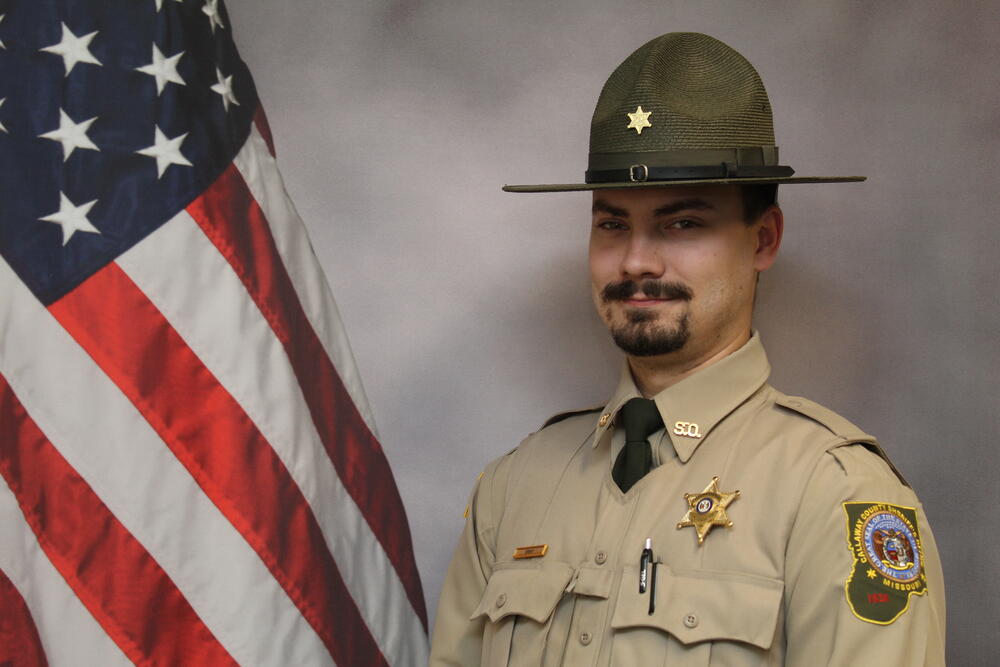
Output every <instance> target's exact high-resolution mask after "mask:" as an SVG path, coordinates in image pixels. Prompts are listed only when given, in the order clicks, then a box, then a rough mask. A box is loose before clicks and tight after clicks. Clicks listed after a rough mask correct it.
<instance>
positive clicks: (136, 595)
mask: <svg viewBox="0 0 1000 667" xmlns="http://www.w3.org/2000/svg"><path fill="white" fill-rule="evenodd" d="M0 475H3V477H4V478H5V479H6V480H7V484H8V485H9V486H10V488H11V490H12V491H13V492H14V495H15V496H16V497H17V501H18V503H19V504H20V506H21V511H22V512H24V517H25V519H26V520H27V522H28V524H29V525H30V526H31V529H32V530H33V531H34V533H35V536H36V537H37V539H38V543H39V544H40V545H41V547H42V549H43V550H44V551H45V554H46V555H47V556H48V558H49V560H50V561H51V562H52V564H53V565H54V566H55V568H56V569H57V570H58V571H59V572H60V574H62V576H63V578H64V579H65V580H66V583H68V584H69V586H70V588H72V589H73V592H74V593H75V594H76V596H77V597H78V598H79V599H80V601H81V602H82V603H83V604H84V605H85V606H86V607H87V609H88V610H90V613H91V614H92V615H93V616H94V618H95V619H96V620H97V622H98V623H100V624H101V627H103V628H104V630H105V632H107V633H108V635H109V636H110V637H111V639H112V640H114V642H115V643H116V644H118V646H119V647H121V649H122V651H123V652H124V653H125V655H127V656H128V658H129V659H130V660H132V661H133V662H135V663H137V664H142V665H180V664H198V665H235V664H236V663H235V661H234V660H233V659H232V657H230V655H229V653H227V652H226V649H224V648H223V647H222V645H221V644H219V642H218V640H217V639H216V638H215V637H214V636H213V635H212V633H211V631H209V629H208V628H207V627H205V625H204V623H202V621H201V619H200V618H198V615H197V614H196V613H195V611H194V609H192V608H191V605H189V604H188V601H187V600H186V599H185V598H184V596H183V595H182V594H181V592H180V591H179V590H177V587H176V586H175V585H174V582H173V581H171V579H170V577H169V576H167V573H166V572H164V571H163V569H162V568H160V566H159V565H158V564H157V563H156V561H155V560H154V559H153V557H152V556H151V555H150V554H149V552H147V551H146V550H145V549H144V548H143V546H142V545H141V544H139V542H138V541H136V539H135V538H134V537H132V535H131V533H129V532H128V530H126V529H125V527H124V526H123V525H122V524H121V523H120V522H119V521H118V519H116V518H115V517H114V515H113V514H112V513H111V512H110V510H108V508H107V507H106V506H105V505H104V503H102V502H101V500H100V498H98V497H97V495H96V494H95V493H94V491H93V490H92V489H91V488H90V486H89V485H88V484H87V482H86V481H84V479H83V478H82V477H80V475H79V474H78V473H77V472H76V471H75V470H74V469H73V468H72V467H71V466H70V465H69V463H67V462H66V460H65V459H64V458H63V457H62V455H61V454H59V452H58V451H57V450H56V448H55V447H53V446H52V443H51V442H49V440H48V439H47V438H46V437H45V434H43V433H42V431H41V430H40V429H39V428H38V426H37V425H36V424H35V422H34V421H33V420H32V419H31V417H30V416H29V415H28V413H27V412H26V411H25V409H24V406H22V405H21V403H20V401H19V400H18V399H17V396H15V395H14V391H13V390H12V389H11V387H10V385H9V384H7V380H6V379H5V378H4V377H3V376H0ZM4 606H5V607H6V604H4ZM67 640H68V641H71V639H69V638H68V639H67ZM43 661H44V658H43ZM0 664H2V661H0ZM29 664H31V663H29Z"/></svg>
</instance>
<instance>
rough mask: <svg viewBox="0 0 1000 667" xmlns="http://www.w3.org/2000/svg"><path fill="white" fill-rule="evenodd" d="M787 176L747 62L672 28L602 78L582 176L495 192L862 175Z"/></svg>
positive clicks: (833, 179)
mask: <svg viewBox="0 0 1000 667" xmlns="http://www.w3.org/2000/svg"><path fill="white" fill-rule="evenodd" d="M794 173H795V170H793V169H792V168H791V167H790V166H788V165H782V164H780V163H779V160H778V147H777V145H776V144H775V139H774V121H773V114H772V111H771V102H770V100H769V99H768V96H767V91H766V90H765V89H764V83H763V81H761V78H760V75H759V74H758V73H757V70H756V69H754V67H753V65H751V64H750V62H749V61H748V60H747V59H746V58H744V57H743V56H742V55H741V54H740V53H739V52H737V51H736V50H735V49H733V48H732V47H730V46H728V45H726V44H724V43H723V42H721V41H719V40H717V39H715V38H714V37H710V36H708V35H703V34H701V33H693V32H673V33H668V34H666V35H661V36H660V37H657V38H656V39H653V40H651V41H649V42H647V43H646V44H644V45H642V46H641V47H639V48H638V49H637V50H636V51H635V52H634V53H632V55H630V56H629V57H628V58H626V59H625V61H624V62H623V63H622V64H621V65H619V66H618V68H617V69H615V71H614V72H613V73H612V74H611V76H610V77H609V78H608V80H607V82H606V83H605V84H604V88H603V89H602V90H601V95H600V97H599V98H598V100H597V107H596V108H595V109H594V116H593V118H592V120H591V123H590V156H589V161H588V165H587V171H586V173H585V175H584V182H583V183H565V184H545V185H505V186H504V187H503V189H504V190H506V191H507V192H563V191H570V190H600V189H606V188H643V187H663V186H671V185H675V186H676V185H715V184H719V185H726V184H744V185H754V184H765V183H779V184H785V183H789V184H792V183H847V182H854V181H863V180H865V177H864V176H795V175H794Z"/></svg>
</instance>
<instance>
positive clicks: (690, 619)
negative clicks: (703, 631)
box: [684, 614, 698, 628]
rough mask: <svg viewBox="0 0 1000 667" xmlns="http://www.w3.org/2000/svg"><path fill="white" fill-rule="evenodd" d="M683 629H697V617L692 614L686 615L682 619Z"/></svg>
mask: <svg viewBox="0 0 1000 667" xmlns="http://www.w3.org/2000/svg"><path fill="white" fill-rule="evenodd" d="M684 627H686V628H696V627H698V617H697V616H695V615H694V614H688V615H687V616H685V617H684Z"/></svg>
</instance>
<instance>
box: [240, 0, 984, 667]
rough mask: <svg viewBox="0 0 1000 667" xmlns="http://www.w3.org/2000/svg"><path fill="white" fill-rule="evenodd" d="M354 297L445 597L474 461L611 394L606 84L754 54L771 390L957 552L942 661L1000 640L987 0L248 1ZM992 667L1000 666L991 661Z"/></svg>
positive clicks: (299, 179) (414, 515)
mask: <svg viewBox="0 0 1000 667" xmlns="http://www.w3.org/2000/svg"><path fill="white" fill-rule="evenodd" d="M229 10H230V13H231V17H232V22H233V24H234V29H235V33H236V38H237V42H238V44H239V45H240V47H241V51H242V53H243V56H244V58H245V59H246V60H247V61H248V62H249V64H250V68H251V71H252V72H253V73H254V75H255V77H256V81H257V85H258V87H259V89H260V93H261V98H262V99H263V102H264V105H265V107H266V109H267V112H268V114H269V116H270V119H271V125H272V128H273V130H274V135H275V139H276V143H277V148H278V159H279V163H280V164H281V167H282V169H283V172H284V175H285V179H286V182H287V186H288V189H289V191H290V192H291V194H292V197H293V199H294V200H295V201H296V202H297V205H298V208H299V211H300V212H301V214H302V216H303V218H304V219H305V221H306V224H307V226H308V227H309V229H310V232H311V234H312V239H313V243H314V244H315V248H316V252H317V254H318V255H319V258H320V261H321V263H322V264H323V266H324V268H325V270H326V272H327V275H328V277H329V280H330V283H331V284H332V287H333V290H334V293H335V295H336V297H337V300H338V302H339V305H340V309H341V313H342V316H343V319H344V323H345V326H346V328H347V331H348V333H349V335H350V338H351V341H352V344H353V347H354V351H355V355H356V358H357V362H358V365H359V367H360V370H361V374H362V377H363V378H364V381H365V385H366V389H367V391H368V395H369V397H370V400H371V404H372V409H373V411H374V414H375V419H376V421H377V425H378V429H379V432H380V435H381V441H382V444H383V447H384V448H385V450H386V454H387V456H388V457H389V460H390V462H391V463H392V465H393V468H394V470H395V474H396V479H397V481H398V484H399V487H400V490H401V492H402V495H403V499H404V501H405V503H406V506H407V510H408V514H409V519H410V525H411V527H412V530H413V536H414V543H415V548H416V557H417V562H418V564H419V566H420V570H421V573H422V575H423V583H424V591H425V593H426V596H427V602H428V607H429V609H430V610H431V612H432V613H433V610H434V609H436V606H437V599H438V593H439V590H440V586H441V581H442V578H443V576H444V571H445V568H446V566H447V563H448V559H449V556H450V553H451V550H452V547H453V545H454V542H455V540H456V538H457V536H458V533H459V531H460V530H461V527H462V510H463V508H464V506H465V502H466V497H467V494H468V491H469V489H470V488H471V486H472V484H473V481H474V480H475V477H476V475H477V473H478V472H479V470H480V469H481V468H482V466H483V465H484V464H485V463H486V461H488V460H489V459H491V458H493V457H495V456H497V455H499V454H502V453H504V452H506V451H507V450H508V449H510V448H511V447H513V446H514V445H516V444H517V442H518V441H519V440H520V439H521V438H522V437H523V436H524V435H525V434H527V433H528V432H530V431H533V430H535V429H536V428H537V427H538V426H539V425H540V424H541V423H542V422H543V421H544V420H545V418H546V417H548V416H549V415H550V414H552V413H554V412H558V411H562V410H566V409H571V408H577V407H583V406H590V405H595V404H600V403H603V402H604V400H605V399H606V397H607V395H608V393H609V392H610V390H611V389H612V387H613V384H614V381H615V379H616V376H617V372H618V368H619V363H620V361H619V356H618V354H617V353H616V351H615V350H614V348H613V347H612V345H611V344H610V343H609V342H608V340H607V339H606V335H605V332H604V330H603V327H602V326H601V324H600V323H599V321H598V320H597V318H596V316H595V315H594V314H593V313H592V307H591V304H590V301H589V294H588V284H589V283H588V276H587V266H586V244H587V227H588V220H589V211H588V209H589V195H587V194H580V193H575V194H573V193H571V194H554V195H512V194H505V193H502V192H501V191H500V185H501V184H503V183H533V182H537V183H541V182H559V181H563V180H564V179H569V180H574V181H575V180H577V179H578V178H580V177H581V176H582V174H583V170H584V168H585V161H586V152H587V131H588V127H589V121H590V114H591V111H592V110H593V105H594V102H595V101H596V99H597V94H598V92H599V90H600V87H601V85H602V84H603V82H604V79H605V77H606V76H607V75H608V74H609V73H610V72H611V70H612V69H613V68H614V67H615V66H616V65H617V64H618V63H619V62H620V61H621V60H622V59H623V58H624V57H625V56H626V55H628V53H630V52H631V51H632V50H633V49H634V48H635V47H637V46H638V45H640V44H641V43H643V42H644V41H646V40H647V39H650V38H652V37H654V36H656V35H658V34H660V33H663V32H669V31H673V30H694V31H701V32H707V33H709V34H712V35H714V36H716V37H718V38H720V39H722V40H723V41H725V42H727V43H729V44H731V45H732V46H734V47H735V48H737V49H738V50H739V51H741V52H742V53H744V54H745V55H746V56H747V57H748V58H749V59H750V61H751V62H753V63H754V64H755V65H756V66H757V68H758V70H759V71H760V73H761V75H762V77H763V79H764V82H765V84H766V85H767V87H768V90H769V92H770V96H771V101H772V104H773V106H774V109H775V127H776V131H777V135H778V143H779V145H780V146H781V150H782V156H783V158H784V159H783V161H784V162H786V163H788V164H791V165H793V166H794V167H796V169H797V170H798V171H799V173H800V174H802V175H834V174H856V173H860V174H865V175H868V176H869V181H868V182H866V183H864V184H848V185H796V186H787V187H785V188H782V190H781V192H780V193H779V195H780V197H781V201H782V205H783V207H784V209H785V214H786V220H787V226H786V236H785V242H784V247H783V249H782V256H781V258H780V259H779V261H778V264H777V265H776V267H775V268H774V269H772V270H771V271H770V272H769V273H768V274H766V275H765V278H764V280H763V283H762V284H763V292H762V295H761V298H760V302H759V304H758V309H757V322H756V326H757V327H758V328H759V329H760V331H761V333H762V336H763V340H764V342H765V344H766V346H767V349H768V352H769V355H770V357H771V361H772V364H773V366H774V367H775V371H774V374H773V376H772V381H773V384H775V385H776V386H778V387H779V388H780V389H782V390H784V391H786V392H788V393H794V394H802V395H806V396H808V397H810V398H813V399H814V400H817V401H819V402H821V403H824V404H826V405H827V406H829V407H831V408H833V409H835V410H837V411H839V412H841V413H842V414H844V415H846V416H847V417H849V418H850V419H852V420H853V421H855V422H857V423H858V424H860V425H861V426H863V427H864V428H865V429H867V430H868V431H869V432H872V433H874V434H876V435H878V436H879V437H880V438H881V439H882V440H883V442H884V444H885V446H886V449H887V450H888V451H889V452H890V454H891V456H892V457H893V459H894V460H895V462H896V464H897V465H898V467H899V468H900V469H901V470H902V472H903V473H904V474H905V475H906V476H907V477H908V478H909V480H910V482H911V484H912V486H913V487H914V488H915V489H916V490H917V492H918V493H919V494H920V496H921V498H922V500H923V502H924V504H925V506H926V508H927V513H928V515H929V517H930V519H931V522H932V524H933V526H934V530H935V533H936V536H937V540H938V544H939V545H940V548H941V556H942V559H943V561H944V567H945V575H946V578H947V585H948V601H949V656H950V662H951V663H952V664H954V665H976V664H989V663H991V662H992V660H991V658H993V659H994V660H995V659H996V658H995V657H994V656H993V655H992V654H995V653H996V652H997V650H998V648H1000V640H998V637H997V628H998V619H1000V602H998V590H1000V586H998V584H997V577H998V576H1000V540H998V537H997V531H998V528H1000V521H998V518H997V517H998V512H1000V492H998V473H1000V463H998V457H997V453H996V447H997V443H998V435H1000V421H998V408H1000V405H998V393H997V390H998V381H997V379H996V376H997V373H998V371H1000V349H998V346H997V344H996V342H995V333H994V332H995V331H997V329H998V328H1000V309H998V307H997V306H998V297H997V291H996V290H997V277H998V270H997V261H996V254H997V251H998V249H1000V235H998V232H997V223H996V219H995V218H996V212H997V210H998V203H1000V202H998V194H997V192H998V190H1000V187H998V178H997V172H998V155H1000V140H998V134H1000V133H998V130H1000V123H998V109H1000V75H998V67H997V65H998V62H997V61H998V58H997V55H998V53H1000V51H998V48H997V47H998V37H997V35H998V34H1000V18H998V12H997V9H996V5H995V4H994V3H990V2H967V3H961V4H959V3H942V2H940V0H927V1H923V2H911V3H901V2H837V3H834V2H828V1H827V2H767V3H765V2H756V3H749V2H719V1H703V2H680V1H674V2H668V1H665V0H661V1H660V2H615V3H608V2H594V1H593V0H588V1H586V2H584V1H579V0H577V1H572V2H571V1H569V0H563V1H554V2H546V3H538V2H529V1H524V2H505V3H498V2H496V1H495V0H494V1H493V2H479V1H476V2H468V1H467V2H462V3H458V2H436V3H431V2H415V1H412V0H411V1H409V2H388V1H381V0H380V1H374V0H369V1H367V2H345V1H341V2H321V1H320V0H308V1H306V0H303V1H300V2H289V3H284V2H270V1H268V0H230V3H229ZM994 664H995V663H994Z"/></svg>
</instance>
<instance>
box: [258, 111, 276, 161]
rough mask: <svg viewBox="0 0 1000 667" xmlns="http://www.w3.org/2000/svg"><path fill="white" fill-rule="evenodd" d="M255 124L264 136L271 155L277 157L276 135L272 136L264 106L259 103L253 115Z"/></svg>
mask: <svg viewBox="0 0 1000 667" xmlns="http://www.w3.org/2000/svg"><path fill="white" fill-rule="evenodd" d="M253 124H254V125H256V126H257V131H258V132H260V136H261V137H263V138H264V143H265V144H267V150H268V151H269V152H270V153H271V157H275V156H276V155H277V153H275V152H274V137H273V136H271V126H270V125H269V124H268V122H267V116H266V115H264V107H262V106H260V105H259V104H258V105H257V111H256V112H254V115H253Z"/></svg>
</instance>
